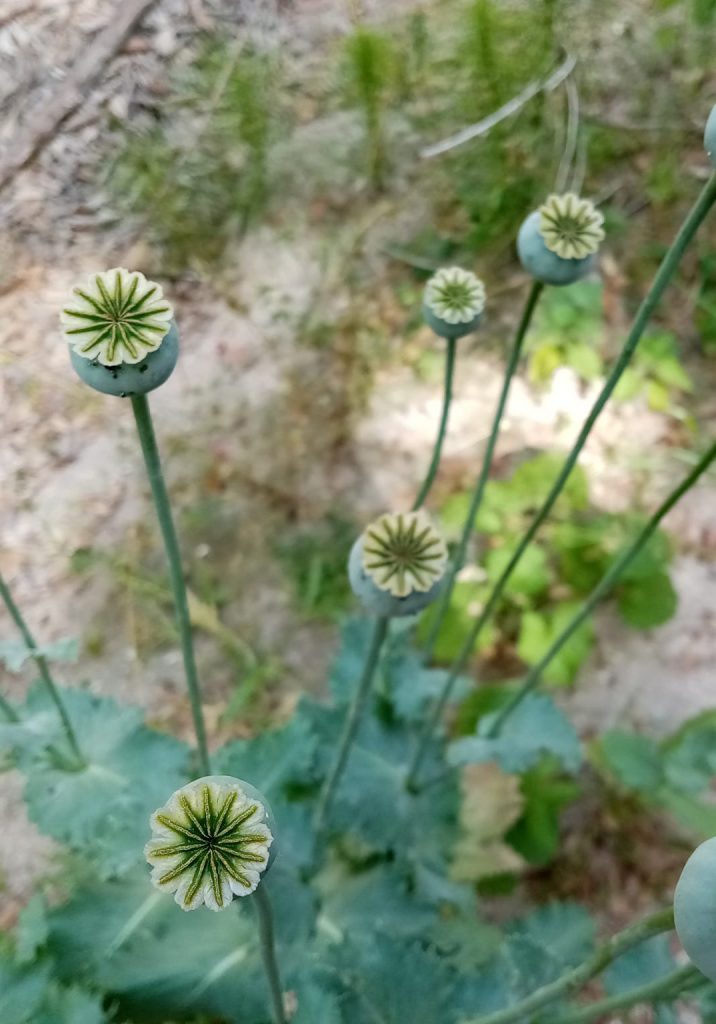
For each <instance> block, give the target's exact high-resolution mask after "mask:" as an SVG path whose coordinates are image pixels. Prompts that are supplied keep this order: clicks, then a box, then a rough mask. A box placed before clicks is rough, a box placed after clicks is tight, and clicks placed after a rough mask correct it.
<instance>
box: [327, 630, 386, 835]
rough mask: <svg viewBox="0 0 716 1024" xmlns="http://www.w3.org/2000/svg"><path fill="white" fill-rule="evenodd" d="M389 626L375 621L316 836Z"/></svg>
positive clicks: (348, 749)
mask: <svg viewBox="0 0 716 1024" xmlns="http://www.w3.org/2000/svg"><path fill="white" fill-rule="evenodd" d="M389 622H390V619H389V618H385V617H380V618H378V619H376V622H375V626H374V628H373V636H372V638H371V642H370V647H369V649H368V654H367V656H366V660H365V664H364V666H363V674H362V676H361V678H360V681H359V683H358V686H357V688H356V692H355V694H354V696H353V700H352V702H351V706H350V708H349V709H348V713H347V714H346V718H345V722H344V724H343V732H342V733H341V738H340V740H339V743H338V752H337V754H336V760H335V763H334V765H333V768H332V770H331V773H330V775H328V776H327V777H326V780H325V782H324V784H323V788H322V789H321V795H320V797H319V799H318V806H317V807H316V814H315V817H314V821H313V824H314V830H315V832H316V834H317V835H318V834H320V833H321V832H322V831H323V826H324V824H325V821H326V816H327V814H328V812H329V811H330V808H331V804H332V803H333V798H334V796H335V793H336V790H337V788H338V784H339V782H340V781H341V777H342V775H343V772H344V771H345V767H346V765H347V763H348V758H349V756H350V752H351V747H352V746H353V740H354V739H355V734H356V731H357V729H358V725H359V724H360V720H361V715H362V713H363V708H364V707H365V703H366V700H367V699H368V695H369V693H370V690H371V686H372V684H373V678H374V677H375V671H376V669H377V667H378V661H379V659H380V652H381V650H382V648H383V643H384V641H385V638H386V636H387V635H388V624H389Z"/></svg>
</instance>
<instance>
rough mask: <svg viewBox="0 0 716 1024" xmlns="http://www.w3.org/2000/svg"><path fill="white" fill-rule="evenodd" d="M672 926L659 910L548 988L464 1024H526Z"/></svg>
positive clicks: (669, 910)
mask: <svg viewBox="0 0 716 1024" xmlns="http://www.w3.org/2000/svg"><path fill="white" fill-rule="evenodd" d="M673 927H674V909H673V907H668V908H667V909H666V910H659V911H657V912H656V913H655V914H652V915H651V916H650V917H646V918H644V920H643V921H637V923H636V924H633V925H630V926H629V927H628V928H625V929H624V931H622V932H618V933H617V934H616V935H613V936H612V937H611V938H610V939H607V941H606V942H603V943H602V944H601V945H600V946H598V947H597V949H596V950H595V951H594V953H592V955H591V956H589V957H587V959H586V960H585V961H584V962H583V963H581V964H579V966H578V967H574V968H573V969H572V970H571V971H567V972H566V974H563V975H562V976H561V978H557V979H556V981H551V982H550V983H549V984H548V985H543V986H542V988H538V989H537V990H536V991H535V992H533V993H532V995H530V996H527V998H526V999H522V1000H521V1001H520V1002H519V1003H515V1004H514V1005H513V1006H508V1007H507V1008H506V1009H504V1010H498V1011H497V1012H496V1013H490V1014H488V1015H487V1016H486V1017H475V1018H473V1019H472V1020H470V1021H467V1022H466V1024H513V1022H514V1024H528V1022H529V1020H530V1017H531V1016H532V1014H535V1013H537V1011H538V1010H541V1009H542V1007H543V1006H548V1005H549V1004H550V1003H553V1002H555V1001H556V1000H557V999H561V998H562V997H563V996H567V995H569V994H570V993H571V992H574V991H576V990H577V989H580V988H582V986H583V985H586V983H587V982H588V981H590V980H591V979H592V978H594V977H596V976H597V975H598V974H601V973H602V971H603V970H604V969H605V968H607V967H608V966H609V964H611V963H612V962H613V961H614V960H616V959H617V957H619V956H621V955H622V953H626V951H627V950H629V949H631V948H632V947H633V946H638V945H639V944H640V943H642V942H644V941H645V940H646V939H650V938H651V937H652V936H654V935H661V934H662V932H668V931H671V930H672V928H673Z"/></svg>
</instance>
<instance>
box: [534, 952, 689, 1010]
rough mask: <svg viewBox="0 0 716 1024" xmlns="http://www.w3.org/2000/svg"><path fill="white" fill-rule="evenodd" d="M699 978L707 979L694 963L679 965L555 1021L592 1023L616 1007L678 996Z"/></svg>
mask: <svg viewBox="0 0 716 1024" xmlns="http://www.w3.org/2000/svg"><path fill="white" fill-rule="evenodd" d="M699 980H701V981H703V974H702V973H701V971H699V969H698V968H697V967H694V966H692V964H686V966H685V967H677V968H676V970H675V971H671V972H670V973H669V974H666V975H664V977H663V978H656V979H655V980H654V981H648V982H647V983H646V984H645V985H639V986H638V987H637V988H630V989H627V991H626V992H620V993H618V994H617V995H613V996H608V997H607V998H606V999H599V1000H597V1002H595V1003H589V1004H588V1005H587V1006H582V1007H580V1008H579V1009H578V1010H575V1011H574V1012H573V1013H568V1014H565V1015H564V1016H563V1017H557V1019H556V1020H555V1022H554V1024H590V1022H591V1021H593V1020H600V1019H601V1018H602V1017H607V1016H608V1015H611V1014H612V1013H613V1012H614V1011H615V1010H628V1009H629V1008H630V1007H632V1006H638V1005H639V1004H640V1003H651V1002H658V1001H659V1000H664V999H667V998H670V999H675V998H676V997H677V996H678V995H680V994H681V993H682V992H684V991H685V990H686V989H688V988H690V987H691V986H692V985H693V984H694V982H698V981H699Z"/></svg>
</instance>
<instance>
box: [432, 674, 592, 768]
mask: <svg viewBox="0 0 716 1024" xmlns="http://www.w3.org/2000/svg"><path fill="white" fill-rule="evenodd" d="M495 717H496V714H489V715H485V716H484V717H483V718H481V719H480V720H479V722H478V724H477V735H476V736H467V737H465V738H463V739H460V740H456V741H455V742H454V743H451V744H450V747H449V749H448V760H449V761H450V763H451V764H454V765H464V764H477V763H481V762H484V761H496V762H497V763H498V764H499V766H500V767H501V768H502V770H503V771H506V772H518V773H519V772H524V771H527V770H528V769H529V768H532V767H533V766H534V765H536V764H537V763H538V762H539V761H540V760H541V759H542V757H543V756H544V755H545V754H550V755H551V756H552V757H554V758H556V760H557V761H558V762H559V763H560V764H561V765H562V766H563V768H564V769H565V771H568V772H576V771H578V769H579V767H580V765H581V763H582V749H581V744H580V742H579V737H578V736H577V733H576V730H575V728H574V726H573V725H572V723H571V722H570V721H569V719H568V718H567V716H566V715H565V714H564V712H563V711H561V710H560V709H559V708H558V707H557V705H556V704H555V703H554V701H553V700H552V699H551V698H550V697H548V696H547V695H546V694H540V693H532V694H529V696H527V697H526V698H525V699H524V700H523V701H522V703H521V704H519V705H518V706H517V708H516V709H515V710H514V711H513V712H512V714H511V715H510V716H509V717H508V718H507V720H506V722H505V724H504V726H503V727H502V729H501V730H500V734H499V736H497V737H495V738H494V739H490V738H488V737H487V735H486V733H487V732H488V731H489V729H490V727H491V725H492V723H493V722H494V720H495Z"/></svg>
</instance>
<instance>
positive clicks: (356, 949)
mask: <svg viewBox="0 0 716 1024" xmlns="http://www.w3.org/2000/svg"><path fill="white" fill-rule="evenodd" d="M332 960H333V963H334V964H335V970H336V971H337V973H338V974H339V976H340V980H341V984H342V987H343V989H344V993H345V994H344V997H343V1007H344V1017H345V1019H346V1021H349V1022H350V1024H406V1022H407V1021H409V1022H410V1024H436V1022H438V1021H439V1022H440V1024H457V1021H458V1020H459V1019H460V1017H461V1016H462V1012H461V1008H460V1007H459V1006H458V1005H457V1004H456V1002H455V999H454V991H453V988H454V984H455V978H456V975H455V972H454V971H452V970H451V969H450V968H449V967H448V966H447V965H446V964H445V962H444V961H442V960H441V959H440V958H439V957H437V956H434V955H432V954H431V953H430V952H428V951H426V950H423V949H421V948H420V946H419V945H417V944H416V945H408V944H407V943H403V942H399V941H396V940H395V939H391V938H388V937H387V936H382V935H375V934H369V935H356V936H352V937H351V940H350V941H348V942H346V943H344V944H343V946H341V947H338V948H336V949H335V950H334V952H333V955H332Z"/></svg>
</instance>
